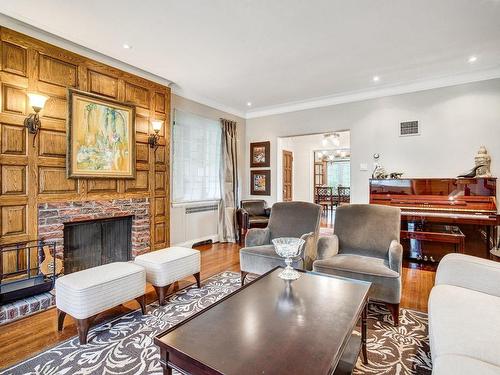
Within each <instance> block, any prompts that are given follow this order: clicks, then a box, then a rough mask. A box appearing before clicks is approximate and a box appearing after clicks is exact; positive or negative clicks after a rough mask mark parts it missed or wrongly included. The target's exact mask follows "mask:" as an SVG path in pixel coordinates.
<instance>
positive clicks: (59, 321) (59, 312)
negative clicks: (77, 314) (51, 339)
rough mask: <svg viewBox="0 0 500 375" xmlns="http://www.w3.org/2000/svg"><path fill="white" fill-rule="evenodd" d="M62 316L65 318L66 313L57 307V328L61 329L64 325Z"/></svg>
mask: <svg viewBox="0 0 500 375" xmlns="http://www.w3.org/2000/svg"><path fill="white" fill-rule="evenodd" d="M64 318H66V313H65V312H64V311H62V310H59V309H57V330H58V331H59V332H61V331H62V329H63V326H64Z"/></svg>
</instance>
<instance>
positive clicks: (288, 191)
mask: <svg viewBox="0 0 500 375" xmlns="http://www.w3.org/2000/svg"><path fill="white" fill-rule="evenodd" d="M292 200H293V153H292V152H291V151H287V150H283V202H291V201H292Z"/></svg>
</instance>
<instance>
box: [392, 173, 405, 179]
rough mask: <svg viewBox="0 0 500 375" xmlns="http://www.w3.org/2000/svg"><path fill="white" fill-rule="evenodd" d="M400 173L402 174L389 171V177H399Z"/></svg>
mask: <svg viewBox="0 0 500 375" xmlns="http://www.w3.org/2000/svg"><path fill="white" fill-rule="evenodd" d="M402 175H403V172H391V174H390V175H389V178H395V179H398V178H401V176H402Z"/></svg>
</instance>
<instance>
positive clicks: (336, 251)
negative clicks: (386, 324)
mask: <svg viewBox="0 0 500 375" xmlns="http://www.w3.org/2000/svg"><path fill="white" fill-rule="evenodd" d="M400 227H401V210H400V209H399V208H397V207H388V206H380V205H371V204H353V205H348V206H341V207H338V208H337V211H336V213H335V224H334V236H332V237H322V238H320V240H319V241H318V257H317V259H318V260H316V261H315V262H314V265H313V269H314V271H316V272H321V273H326V274H329V275H335V276H342V277H347V278H351V279H357V280H363V281H369V282H371V283H372V287H371V289H370V295H369V297H370V299H372V300H377V301H381V302H384V303H386V305H387V307H388V308H389V310H390V311H391V314H392V316H393V319H394V324H395V325H396V326H397V325H398V321H399V303H400V301H401V268H402V257H403V248H402V246H401V244H400V243H399V232H400Z"/></svg>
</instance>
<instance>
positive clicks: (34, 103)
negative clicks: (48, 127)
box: [24, 93, 49, 144]
mask: <svg viewBox="0 0 500 375" xmlns="http://www.w3.org/2000/svg"><path fill="white" fill-rule="evenodd" d="M28 98H29V101H30V106H31V108H33V111H34V112H35V113H30V114H29V115H28V117H26V118H25V119H24V126H25V127H26V128H27V129H28V132H30V133H31V134H34V135H35V137H36V135H37V133H38V130H39V129H40V125H41V124H42V123H41V121H40V117H39V115H38V113H39V112H40V111H41V110H42V109H43V106H44V105H45V102H46V101H47V99H48V98H49V97H48V96H45V95H41V94H36V93H28ZM33 144H35V139H34V138H33Z"/></svg>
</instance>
